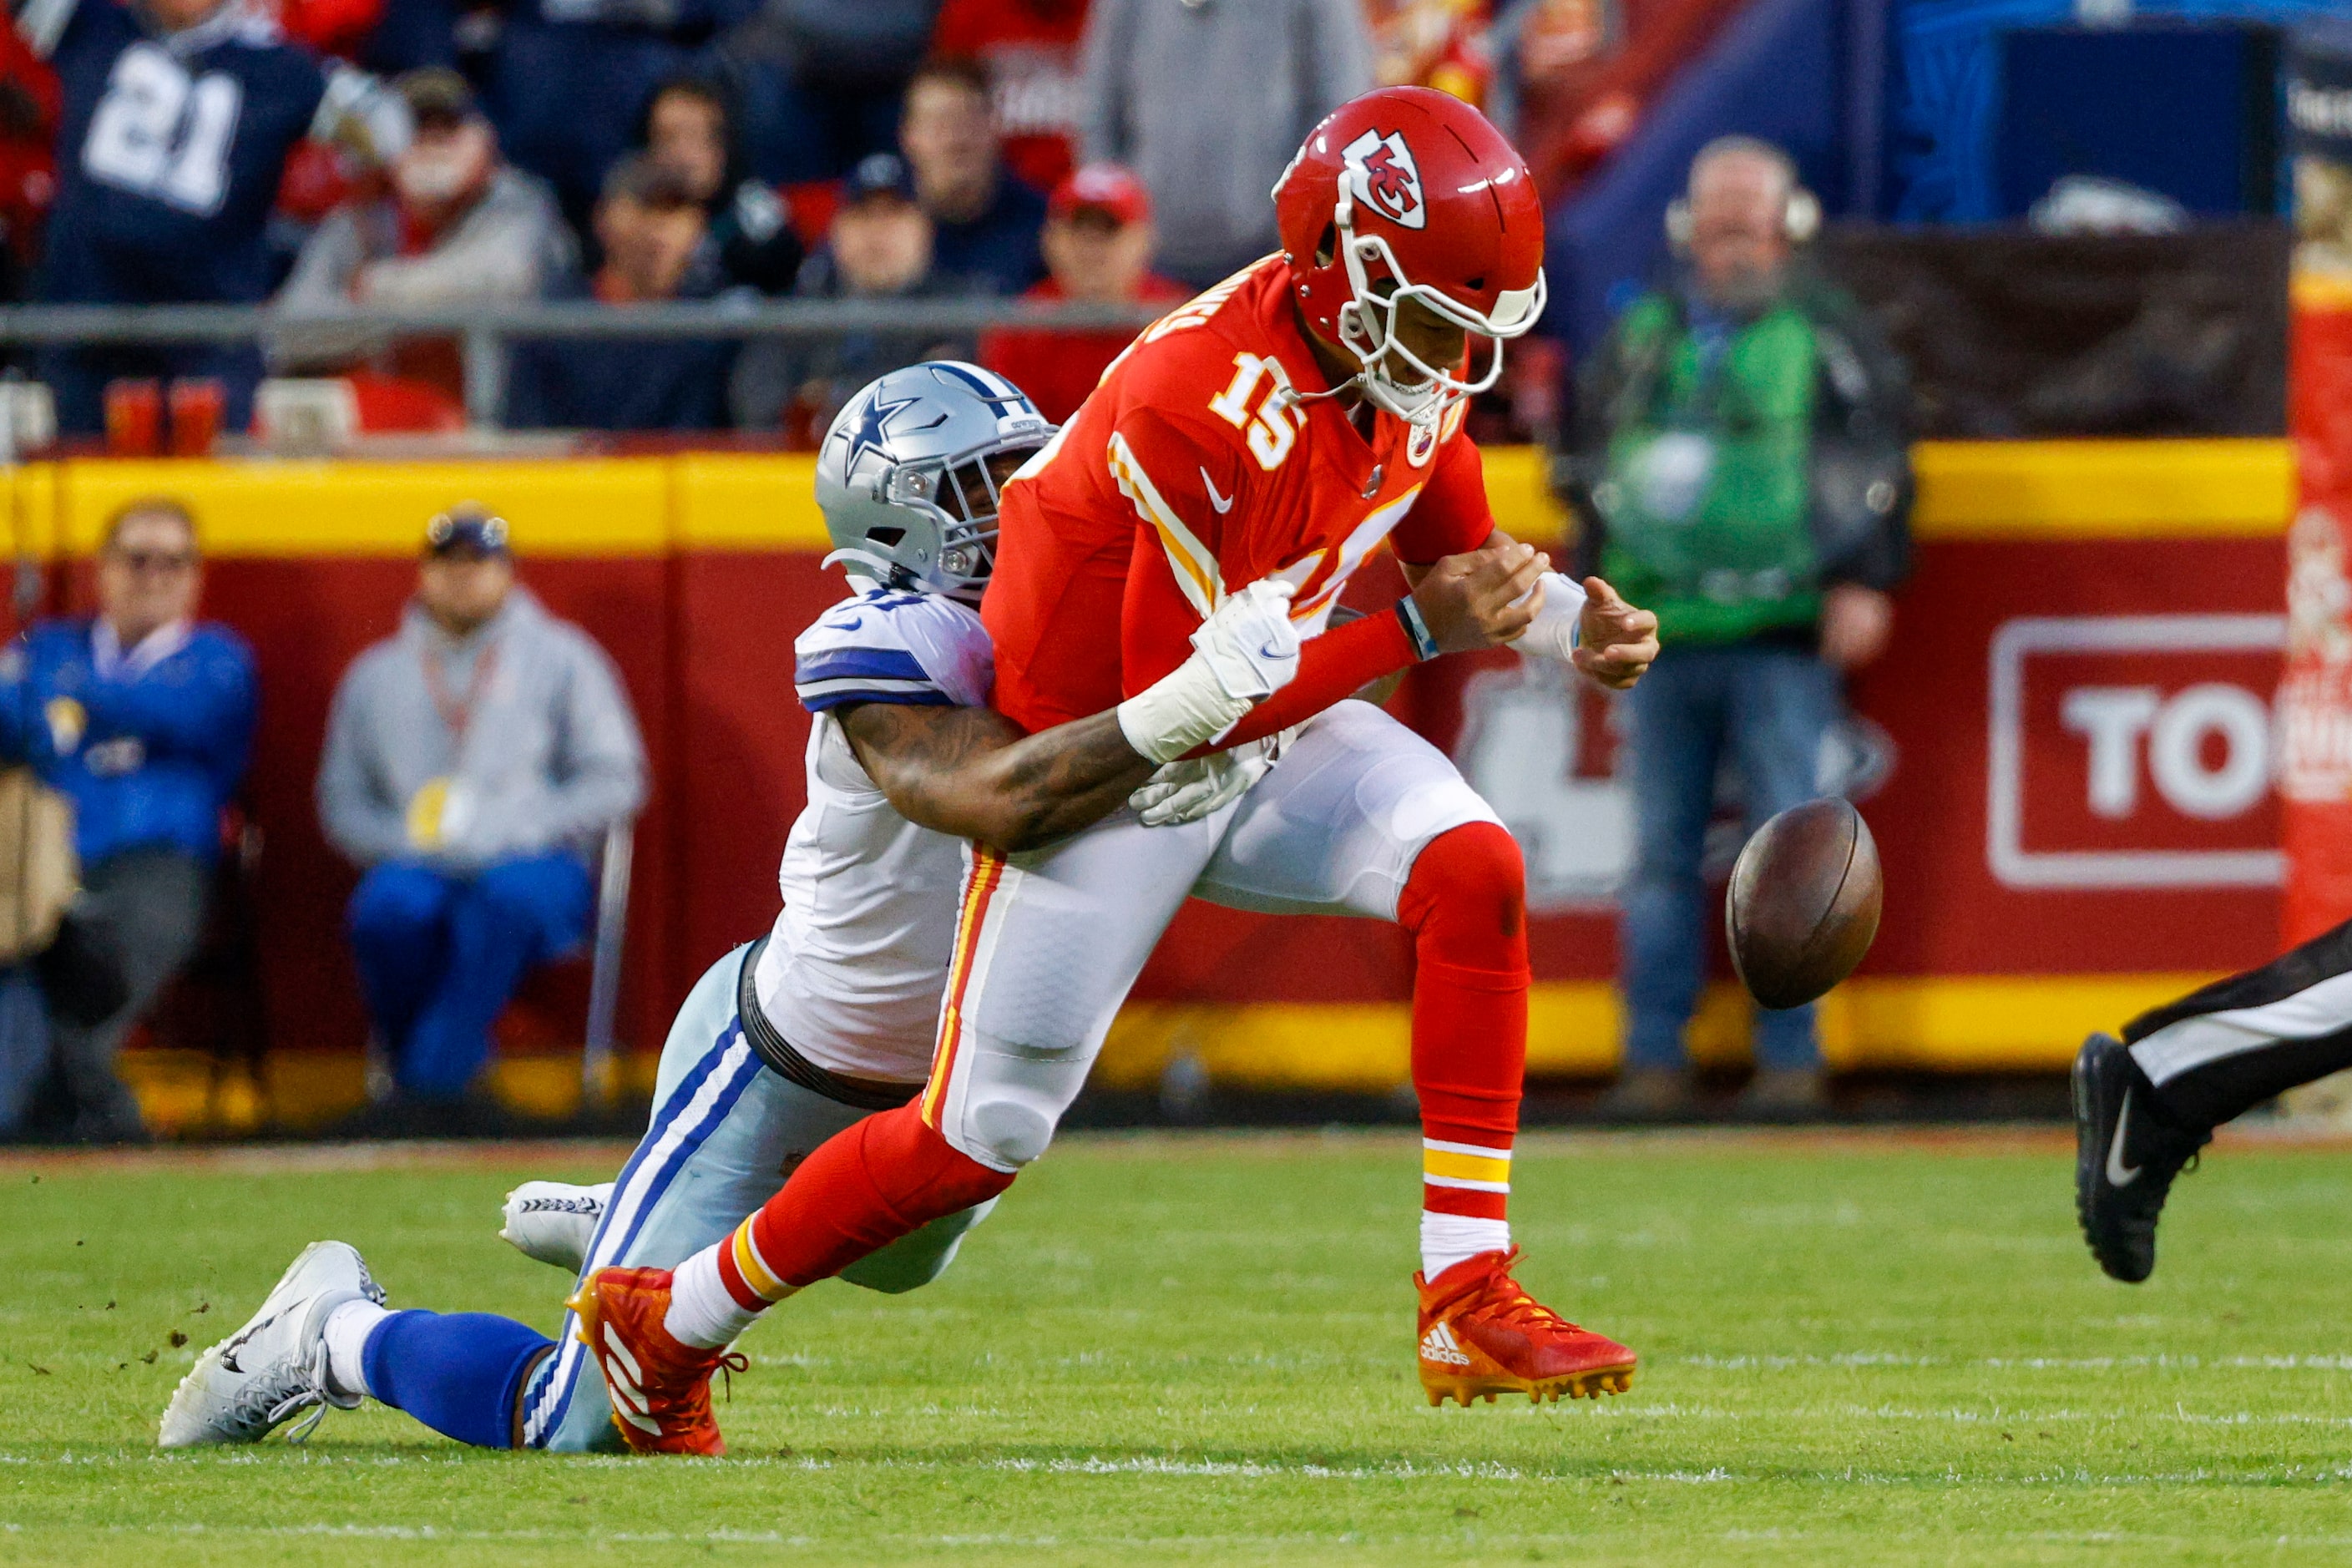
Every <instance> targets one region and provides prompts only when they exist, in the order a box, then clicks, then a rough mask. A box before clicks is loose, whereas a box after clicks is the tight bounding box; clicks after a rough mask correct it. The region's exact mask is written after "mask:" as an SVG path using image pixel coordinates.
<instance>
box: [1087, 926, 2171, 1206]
mask: <svg viewBox="0 0 2352 1568" xmlns="http://www.w3.org/2000/svg"><path fill="white" fill-rule="evenodd" d="M2213 978H2215V976H2213V975H2211V974H2190V973H2151V974H2056V975H1948V976H1933V977H1918V978H1910V977H1904V978H1868V979H1862V980H1855V981H1851V982H1849V983H1848V984H1845V985H1843V986H1841V987H1839V988H1838V989H1837V990H1836V991H1834V992H1832V993H1831V994H1830V995H1829V996H1828V997H1827V998H1825V999H1824V1000H1823V1002H1822V1016H1821V1030H1822V1055H1823V1056H1824V1057H1825V1058H1827V1059H1828V1061H1829V1062H1830V1064H1831V1065H1832V1067H1835V1068H1841V1069H1845V1070H1853V1069H1856V1068H1879V1069H1890V1068H1892V1069H1903V1068H1918V1069H1924V1070H1928V1071H1941V1072H2045V1071H2046V1072H2056V1071H2063V1070H2064V1068H2066V1066H2067V1065H2068V1064H2069V1063H2070V1062H2072V1061H2073V1060H2074V1052H2075V1051H2076V1049H2077V1048H2079V1047H2081V1045H2082V1043H2083V1037H2084V1035H2087V1034H2089V1033H2091V1032H2092V1031H2093V1030H2095V1029H2105V1030H2108V1031H2111V1032H2112V1031H2113V1030H2116V1029H2117V1028H2119V1027H2121V1026H2123V1025H2124V1024H2125V1023H2126V1022H2127V1021H2128V1020H2130V1019H2131V1018H2133V1017H2134V1016H2137V1015H2138V1014H2140V1013H2143V1012H2146V1011H2147V1009H2148V1008H2150V1007H2154V1006H2156V1005H2158V1004H2160V1003H2163V1002H2167V1001H2169V1000H2170V999H2172V998H2173V997H2175V996H2179V995H2180V994H2183V993H2185V992H2188V991H2191V990H2194V989H2195V988H2196V987H2198V986H2200V985H2202V984H2206V983H2207V982H2208V981H2210V980H2212V979H2213ZM1751 1016H1752V1015H1751V1014H1750V1012H1749V1010H1748V1007H1747V1006H1746V1005H1745V998H1744V997H1743V996H1742V995H1741V994H1740V993H1739V992H1738V988H1737V987H1736V986H1733V985H1731V984H1718V985H1716V986H1711V987H1709V989H1708V994H1707V995H1706V999H1705V1000H1704V1001H1703V1002H1702V1003H1701V1005H1700V1008H1699V1016H1698V1017H1697V1018H1696V1019H1695V1020H1694V1021H1693V1024H1692V1026H1691V1033H1690V1049H1691V1055H1692V1057H1693V1058H1695V1059H1696V1060H1698V1061H1701V1062H1706V1063H1729V1062H1738V1061H1742V1060H1745V1059H1746V1058H1747V1053H1748V1025H1749V1020H1750V1018H1751ZM1622 1037H1623V1020H1622V1013H1621V1011H1620V1008H1619V1005H1618V1001H1617V995H1616V991H1615V988H1614V987H1613V986H1612V985H1611V984H1609V983H1607V982H1606V981H1590V980H1588V981H1545V982H1538V984H1536V985H1535V986H1534V987H1533V988H1532V989H1531V990H1530V991H1529V993H1528V1075H1529V1076H1530V1077H1534V1078H1584V1077H1598V1076H1601V1075H1604V1074H1607V1073H1609V1072H1612V1071H1613V1070H1614V1069H1615V1068H1616V1066H1617V1060H1618V1052H1619V1042H1620V1041H1621V1040H1622ZM1187 1056H1189V1057H1194V1058H1198V1059H1199V1061H1200V1063H1201V1065H1202V1067H1203V1068H1206V1069H1207V1070H1208V1072H1209V1075H1210V1076H1211V1077H1212V1078H1213V1079H1215V1080H1216V1081H1218V1082H1220V1083H1228V1084H1234V1085H1237V1086H1245V1087H1249V1088H1255V1089H1329V1090H1338V1091H1345V1092H1357V1093H1374V1094H1377V1093H1384V1092H1387V1091H1389V1090H1391V1089H1396V1088H1398V1087H1399V1086H1401V1085H1402V1084H1404V1083H1406V1082H1407V1081H1409V1079H1410V1077H1411V1070H1412V1008H1411V1007H1410V1006H1409V1005H1407V1004H1405V1003H1402V1002H1391V1003H1363V1004H1355V1003H1291V1002H1265V1003H1246V1004H1236V1005H1210V1004H1174V1003H1160V1002H1136V1003H1129V1005H1127V1006H1126V1007H1125V1008H1123V1009H1122V1010H1121V1011H1120V1013H1119V1015H1118V1021H1117V1022H1116V1023H1114V1024H1113V1025H1112V1026H1111V1032H1110V1038H1109V1040H1108V1042H1107V1043H1106V1044H1105V1046H1104V1047H1103V1054H1102V1058H1101V1059H1100V1061H1099V1062H1098V1063H1097V1066H1096V1068H1095V1081H1096V1082H1097V1084H1099V1085H1101V1086H1103V1087H1105V1088H1109V1089H1149V1088H1150V1087H1151V1086H1153V1085H1155V1084H1157V1083H1158V1082H1159V1080H1160V1074H1161V1073H1162V1072H1163V1071H1165V1070H1166V1068H1167V1067H1168V1064H1169V1063H1170V1062H1171V1061H1174V1060H1176V1059H1178V1058H1182V1057H1187ZM1432 1158H1435V1156H1434V1155H1433V1156H1432ZM1454 1174H1465V1175H1467V1174H1475V1173H1470V1172H1457V1173H1454Z"/></svg>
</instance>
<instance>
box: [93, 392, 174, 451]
mask: <svg viewBox="0 0 2352 1568" xmlns="http://www.w3.org/2000/svg"><path fill="white" fill-rule="evenodd" d="M106 449H107V450H108V451H109V452H111V453H112V454H113V455H114V456H116V457H118V458H152V457H153V456H155V455H156V454H157V453H158V452H161V451H162V450H163V387H162V386H161V385H160V384H158V383H156V382H153V381H148V380H141V379H134V378H130V377H125V378H123V379H121V380H117V381H110V382H108V383H107V384H106Z"/></svg>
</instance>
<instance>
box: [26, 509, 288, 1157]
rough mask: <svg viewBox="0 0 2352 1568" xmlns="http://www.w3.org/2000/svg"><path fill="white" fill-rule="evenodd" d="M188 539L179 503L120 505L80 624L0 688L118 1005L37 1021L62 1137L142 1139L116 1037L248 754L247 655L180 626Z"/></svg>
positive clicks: (150, 994)
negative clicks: (66, 824)
mask: <svg viewBox="0 0 2352 1568" xmlns="http://www.w3.org/2000/svg"><path fill="white" fill-rule="evenodd" d="M203 582H204V579H203V563H202V561H201V559H200V557H199V554H198V551H197V542H196V528H195V521H194V518H192V517H191V516H190V515H189V513H188V510H187V509H186V508H185V507H184V506H182V505H181V504H180V503H179V502H178V501H175V500H163V499H153V500H137V501H132V502H131V504H130V505H128V506H126V507H124V508H123V509H122V510H121V511H119V512H117V513H116V514H115V516H114V519H113V521H111V522H110V523H109V524H108V525H107V531H106V538H105V542H104V543H103V544H102V545H101V547H100V551H99V556H98V569H97V587H98V605H99V611H98V614H97V616H94V617H91V618H87V619H84V618H73V619H66V620H50V621H42V622H40V623H38V624H37V625H36V626H34V627H33V628H32V630H31V632H30V633H29V634H28V635H27V637H26V639H25V641H24V642H23V643H22V644H20V645H19V646H18V647H16V649H14V650H12V651H11V653H10V655H9V658H8V659H7V661H6V664H5V672H0V673H5V684H0V751H5V753H6V754H7V755H8V756H10V757H13V758H17V759H24V760H29V761H30V762H31V763H32V765H33V767H34V769H35V771H36V772H37V773H39V774H40V776H41V779H42V781H43V782H44V783H46V784H48V785H49V786H50V787H51V788H53V789H55V790H57V791H58V792H59V793H60V794H62V795H65V797H66V798H67V799H68V800H69V801H70V802H72V804H73V810H74V847H75V850H76V852H77V853H78V854H79V857H80V859H81V878H82V889H83V892H82V897H81V899H80V900H79V901H78V902H77V904H76V907H75V911H74V914H75V919H76V920H77V921H84V922H87V923H88V924H89V925H90V926H91V927H92V928H94V929H95V930H96V931H98V932H99V933H100V941H101V942H102V943H103V944H104V945H105V946H106V947H107V948H109V949H110V950H111V952H112V953H113V955H114V956H115V958H116V960H117V961H118V962H119V963H120V964H121V979H122V983H123V989H124V996H125V999H124V1001H123V1002H122V1004H121V1005H120V1006H118V1007H117V1008H116V1009H115V1010H114V1011H113V1012H112V1013H111V1014H110V1015H109V1016H106V1017H104V1018H102V1019H100V1020H99V1021H97V1022H96V1023H86V1022H82V1021H79V1020H77V1019H75V1018H72V1017H69V1016H66V1014H65V1012H64V1011H63V1010H57V1009H53V1012H52V1017H51V1020H50V1038H51V1041H52V1045H53V1049H54V1060H55V1062H56V1068H57V1078H58V1084H59V1087H61V1088H62V1089H63V1090H64V1092H65V1096H66V1098H67V1099H68V1100H69V1101H70V1102H71V1107H72V1115H73V1124H72V1131H73V1135H74V1137H75V1138H76V1139H78V1140H79V1141H81V1142H92V1143H117V1142H137V1141H140V1140H142V1139H143V1138H144V1136H145V1129H144V1128H143V1126H142V1123H141V1121H140V1117H139V1105H138V1101H137V1100H134V1099H133V1098H132V1097H131V1091H130V1090H129V1089H126V1088H125V1087H124V1086H123V1083H122V1080H121V1079H119V1078H118V1077H116V1076H115V1072H114V1058H115V1055H116V1053H117V1052H118V1051H119V1050H120V1049H121V1046H122V1040H123V1037H124V1036H125V1035H127V1034H129V1033H130V1031H131V1026H132V1025H134V1024H135V1023H137V1022H138V1020H139V1018H140V1016H141V1015H142V1014H143V1013H144V1012H145V1011H146V1010H147V1008H148V1007H149V1006H150V1005H152V1003H153V1001H154V999H155V997H156V994H158V993H159V992H161V991H162V990H163V986H164V984H165V983H166V982H168V981H169V980H170V979H171V978H172V976H173V974H174V973H177V972H178V971H179V969H180V967H181V966H182V965H183V964H184V963H186V962H187V961H188V958H189V957H190V955H191V954H192V953H193V952H194V951H195V946H196V942H197V939H198V937H199V936H200V935H201V934H202V931H203V926H204V916H205V889H206V886H207V884H208V883H209V881H210V879H211V870H212V866H213V862H214V859H215V857H216V856H217V855H218V854H219V852H220V819H221V808H222V807H223V806H225V805H227V803H228V801H229V798H230V797H231V796H232V795H235V794H236V787H237V784H238V783H239V781H241V780H242V779H243V778H244V777H245V768H246V763H247V758H248V756H249V755H250V753H251V751H252V746H253V725H254V718H255V709H256V694H257V686H256V681H255V679H254V667H253V652H252V650H251V649H250V648H248V647H246V645H245V642H244V640H243V639H242V638H240V637H238V636H237V635H236V633H235V632H232V631H230V630H229V629H228V628H227V627H226V626H218V625H215V624H212V623H208V622H198V621H197V620H196V619H195V618H194V616H195V609H196V599H197V595H198V594H199V592H200V591H201V589H202V587H203Z"/></svg>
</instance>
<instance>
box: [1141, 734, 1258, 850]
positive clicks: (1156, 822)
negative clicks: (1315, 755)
mask: <svg viewBox="0 0 2352 1568" xmlns="http://www.w3.org/2000/svg"><path fill="white" fill-rule="evenodd" d="M1296 733H1297V731H1296V730H1284V731H1280V732H1279V733H1276V734H1272V735H1268V736H1266V737H1265V738H1264V739H1262V740H1256V741H1251V742H1246V743H1245V744H1243V745H1239V746H1235V747H1234V749H1233V750H1232V751H1230V752H1211V753H1210V754H1209V755H1207V756H1205V757H1188V758H1184V759H1182V760H1181V761H1178V762H1173V763H1169V764H1168V765H1167V766H1165V767H1163V768H1161V769H1160V771H1159V772H1158V773H1154V774H1152V775H1151V782H1150V783H1149V784H1145V785H1144V786H1143V787H1142V788H1141V789H1139V790H1137V791H1136V792H1135V793H1134V794H1133V795H1129V796H1128V797H1127V804H1128V805H1129V806H1131V807H1132V808H1133V809H1134V811H1135V814H1136V816H1138V817H1139V818H1140V819H1141V820H1142V823H1143V826H1146V827H1174V826H1179V825H1181V824H1182V823H1187V822H1198V821H1200V820H1201V818H1202V817H1204V816H1209V815H1210V814H1212V813H1213V812H1215V811H1218V810H1221V809H1222V808H1223V806H1224V805H1226V804H1227V803H1228V802H1230V801H1236V800H1239V799H1240V798H1241V797H1242V796H1243V795H1247V794H1248V793H1249V788H1250V786H1251V785H1252V784H1255V783H1257V781H1258V780H1260V779H1262V778H1264V777H1265V771H1266V769H1268V768H1270V767H1272V766H1274V764H1275V761H1276V758H1278V757H1280V756H1281V755H1282V749H1283V747H1284V746H1286V745H1287V744H1288V743H1289V742H1290V737H1291V736H1293V735H1294V734H1296Z"/></svg>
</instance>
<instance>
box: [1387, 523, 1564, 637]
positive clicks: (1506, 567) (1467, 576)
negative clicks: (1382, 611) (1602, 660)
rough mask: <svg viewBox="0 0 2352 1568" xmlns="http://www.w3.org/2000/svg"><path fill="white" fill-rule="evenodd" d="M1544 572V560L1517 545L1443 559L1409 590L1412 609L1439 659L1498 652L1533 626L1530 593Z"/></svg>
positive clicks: (1546, 567)
mask: <svg viewBox="0 0 2352 1568" xmlns="http://www.w3.org/2000/svg"><path fill="white" fill-rule="evenodd" d="M1550 568H1551V559H1550V557H1549V556H1547V555H1545V554H1544V553H1543V552H1541V551H1539V550H1538V549H1536V547H1535V546H1533V545H1531V544H1522V543H1520V542H1517V540H1508V541H1506V542H1502V543H1499V544H1490V545H1488V546H1486V548H1485V549H1483V550H1472V551H1467V552H1464V553H1463V554H1460V555H1448V556H1446V557H1445V558H1444V560H1442V561H1439V562H1436V563H1434V564H1433V565H1432V566H1431V567H1430V568H1429V570H1428V571H1427V572H1426V573H1424V574H1423V575H1422V579H1421V582H1420V583H1419V584H1416V585H1415V586H1414V588H1413V591H1412V605H1413V608H1415V609H1417V610H1419V611H1420V612H1421V620H1422V624H1423V626H1427V627H1428V628H1429V635H1430V637H1431V638H1432V639H1433V641H1434V642H1435V643H1436V644H1437V651H1438V652H1440V653H1475V652H1476V651H1477V650H1478V649H1480V648H1483V647H1502V646H1503V645H1504V644H1506V643H1508V642H1510V641H1512V640H1513V639H1515V638H1516V637H1518V636H1519V635H1520V634H1521V633H1523V632H1525V631H1526V630H1527V629H1528V626H1529V625H1530V624H1532V623H1533V622H1534V620H1535V618H1536V611H1537V605H1536V600H1535V595H1533V594H1532V593H1531V592H1530V590H1532V589H1533V588H1534V587H1535V585H1536V579H1538V577H1541V576H1542V575H1543V574H1545V573H1546V572H1547V571H1549V570H1550Z"/></svg>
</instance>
